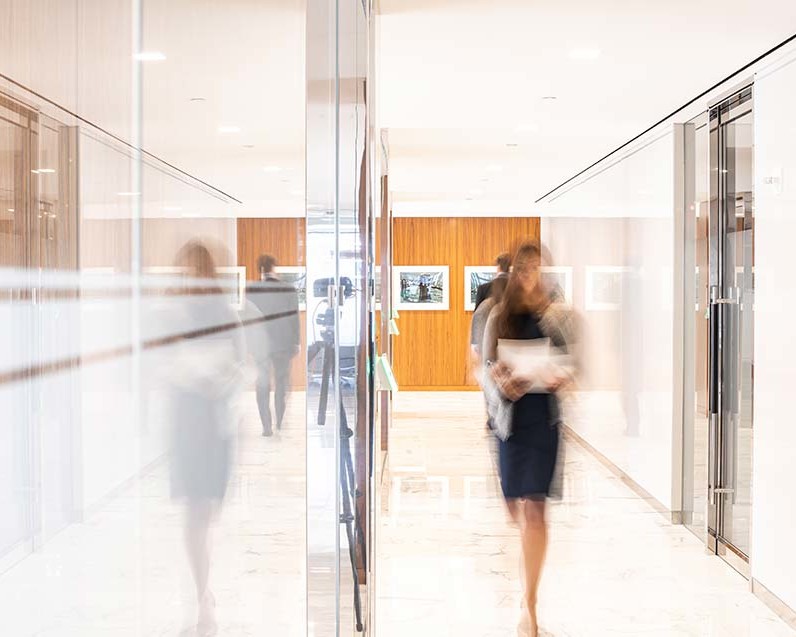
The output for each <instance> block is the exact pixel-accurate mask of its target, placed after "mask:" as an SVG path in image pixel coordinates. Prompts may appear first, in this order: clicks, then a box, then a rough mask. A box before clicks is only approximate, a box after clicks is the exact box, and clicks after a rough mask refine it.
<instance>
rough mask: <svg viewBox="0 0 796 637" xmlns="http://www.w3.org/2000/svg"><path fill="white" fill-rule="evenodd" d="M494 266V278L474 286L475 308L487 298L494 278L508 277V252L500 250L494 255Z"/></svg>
mask: <svg viewBox="0 0 796 637" xmlns="http://www.w3.org/2000/svg"><path fill="white" fill-rule="evenodd" d="M495 266H496V268H497V274H496V275H495V278H494V279H492V281H487V282H486V283H482V284H481V285H479V286H478V288H476V291H475V309H478V306H479V305H481V303H483V302H484V301H486V300H487V299H488V298H489V296H490V294H491V290H492V284H493V282H494V281H495V280H496V279H508V276H509V271H510V270H511V255H510V254H509V253H508V252H501V253H500V254H499V255H498V256H497V257H495Z"/></svg>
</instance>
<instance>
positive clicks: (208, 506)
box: [169, 241, 244, 637]
mask: <svg viewBox="0 0 796 637" xmlns="http://www.w3.org/2000/svg"><path fill="white" fill-rule="evenodd" d="M176 265H177V266H179V267H180V268H181V269H182V270H183V271H184V272H185V273H186V275H187V276H188V277H190V278H188V279H187V281H188V285H187V286H186V287H184V288H183V289H182V290H181V291H180V293H179V296H178V297H177V298H178V300H179V303H178V308H177V311H178V318H177V319H176V320H177V326H178V327H179V331H180V332H181V333H183V334H186V336H184V337H183V338H182V339H181V340H180V341H179V342H178V343H177V344H176V347H175V360H174V369H173V374H172V377H171V383H170V388H169V390H170V413H171V425H172V427H171V448H172V454H171V459H172V462H171V492H172V497H174V498H177V499H179V500H182V501H184V502H185V505H186V518H185V547H186V550H187V554H188V561H189V564H190V568H191V574H192V576H193V581H194V584H195V587H196V599H197V603H198V618H197V623H196V626H195V627H194V628H190V629H187V630H186V631H184V632H183V634H184V635H197V636H201V637H205V636H207V635H215V634H216V632H217V626H216V618H215V598H214V597H213V594H212V592H211V591H210V588H209V586H208V582H209V574H210V554H211V550H210V525H211V522H212V521H213V519H214V518H215V517H216V516H217V514H218V512H219V511H220V507H221V503H222V500H223V498H224V494H225V492H226V488H227V481H228V478H229V473H230V464H231V446H232V439H233V435H234V431H235V428H236V427H237V424H238V423H237V416H236V410H235V404H236V397H237V395H238V393H239V390H240V385H241V374H242V369H243V355H244V348H243V342H242V334H241V330H240V329H239V328H240V325H239V322H238V318H237V314H236V312H235V311H234V309H233V308H232V306H231V305H230V302H229V298H228V295H225V294H224V293H223V291H222V288H221V286H220V285H219V283H218V279H217V278H216V267H215V262H214V259H213V257H212V255H211V253H210V251H209V250H208V248H207V247H206V246H205V245H204V244H202V243H201V242H199V241H191V242H189V243H188V244H186V245H185V246H184V247H183V248H182V249H181V250H180V251H179V253H178V255H177V259H176Z"/></svg>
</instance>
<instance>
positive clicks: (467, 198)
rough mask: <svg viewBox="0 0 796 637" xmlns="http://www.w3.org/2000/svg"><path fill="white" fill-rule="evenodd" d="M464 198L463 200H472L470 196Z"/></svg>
mask: <svg viewBox="0 0 796 637" xmlns="http://www.w3.org/2000/svg"><path fill="white" fill-rule="evenodd" d="M464 200H465V201H472V200H473V198H472V197H465V199H464Z"/></svg>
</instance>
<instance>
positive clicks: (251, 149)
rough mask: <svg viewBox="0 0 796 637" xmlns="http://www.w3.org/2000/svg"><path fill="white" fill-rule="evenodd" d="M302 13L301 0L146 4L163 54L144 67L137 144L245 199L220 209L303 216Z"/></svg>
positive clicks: (149, 37) (147, 25)
mask: <svg viewBox="0 0 796 637" xmlns="http://www.w3.org/2000/svg"><path fill="white" fill-rule="evenodd" d="M305 20H306V14H305V8H304V1H303V0H148V1H147V2H145V3H144V24H143V34H144V46H143V49H144V50H145V51H150V52H155V51H157V52H160V53H162V54H163V55H164V56H165V58H166V59H165V60H162V61H152V62H145V63H144V64H143V69H144V71H143V105H144V118H143V134H144V147H145V148H146V149H147V150H149V151H150V152H152V153H153V154H154V155H156V156H158V157H160V158H162V159H164V160H166V161H167V162H169V163H171V164H173V165H175V166H177V167H179V168H181V169H182V170H184V171H186V172H188V173H190V174H191V175H194V176H197V177H198V178H199V179H201V180H203V181H205V182H207V183H208V184H212V185H213V186H215V187H217V188H219V189H221V190H222V191H224V192H225V193H228V194H230V195H232V196H233V197H235V198H236V199H239V200H241V201H242V202H243V204H242V205H235V206H231V207H229V208H227V211H228V212H227V214H231V215H234V216H242V217H245V216H253V217H258V216H280V217H282V216H300V215H303V214H304V126H305V97H304V96H305V54H304V49H305V44H304V31H305ZM192 98H203V99H202V100H201V101H191V100H192ZM221 126H229V127H237V128H239V129H240V132H230V133H221V132H219V128H220V127H221ZM145 193H146V188H145ZM174 203H176V204H178V205H176V206H175V208H177V207H184V208H185V209H186V210H190V211H194V210H196V209H197V208H196V206H195V205H185V206H181V205H179V204H180V203H181V202H180V201H177V202H174ZM208 210H209V211H210V212H208V214H218V213H217V212H215V211H214V210H215V209H214V208H213V207H212V206H211V207H209V209H208Z"/></svg>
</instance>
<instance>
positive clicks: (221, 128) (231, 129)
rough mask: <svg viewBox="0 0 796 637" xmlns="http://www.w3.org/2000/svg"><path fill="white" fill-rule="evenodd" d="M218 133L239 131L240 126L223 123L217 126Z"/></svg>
mask: <svg viewBox="0 0 796 637" xmlns="http://www.w3.org/2000/svg"><path fill="white" fill-rule="evenodd" d="M218 132H219V133H240V126H229V125H223V126H219V127H218Z"/></svg>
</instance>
